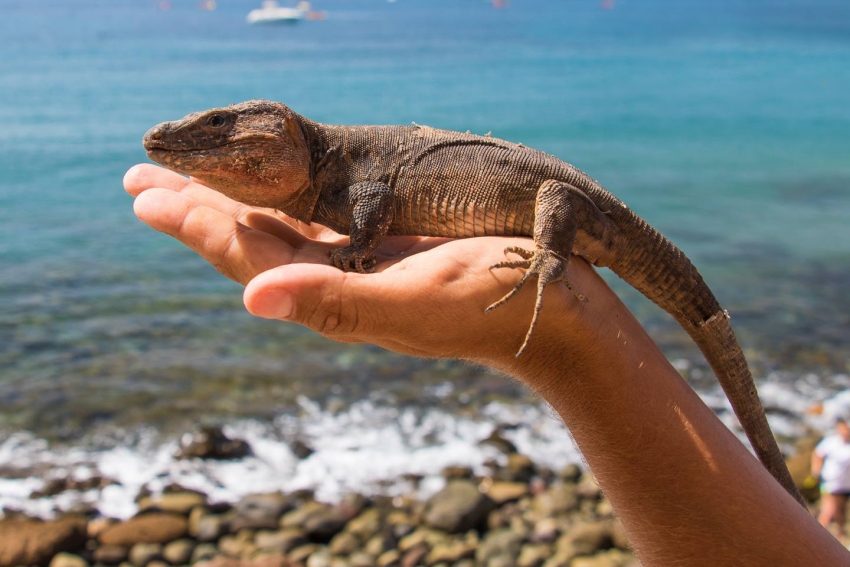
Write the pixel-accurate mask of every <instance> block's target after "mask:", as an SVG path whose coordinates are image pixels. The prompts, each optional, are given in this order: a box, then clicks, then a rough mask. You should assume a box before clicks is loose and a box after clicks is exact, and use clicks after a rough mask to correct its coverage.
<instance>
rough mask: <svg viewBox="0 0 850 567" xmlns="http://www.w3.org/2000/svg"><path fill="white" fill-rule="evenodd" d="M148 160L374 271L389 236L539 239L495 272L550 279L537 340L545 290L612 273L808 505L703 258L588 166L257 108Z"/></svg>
mask: <svg viewBox="0 0 850 567" xmlns="http://www.w3.org/2000/svg"><path fill="white" fill-rule="evenodd" d="M144 145H145V149H146V150H147V152H148V156H149V157H150V158H151V159H152V160H154V161H156V162H158V163H160V164H162V165H164V166H165V167H167V168H169V169H172V170H174V171H176V172H179V173H183V174H188V175H192V176H194V177H196V178H198V179H200V180H201V181H202V182H204V183H206V184H208V185H209V186H210V187H212V188H213V189H216V190H217V191H220V192H221V193H223V194H225V195H227V196H229V197H231V198H233V199H236V200H238V201H240V202H243V203H246V204H249V205H254V206H261V207H271V208H275V209H278V210H280V211H283V212H284V213H286V214H288V215H290V216H291V217H293V218H295V219H298V220H299V221H303V222H306V223H311V222H317V223H319V224H322V225H324V226H327V227H329V228H331V229H333V230H335V231H337V232H339V233H341V234H347V235H349V236H350V243H349V245H347V246H344V247H341V248H338V249H336V250H334V251H333V252H332V253H331V258H330V259H331V262H332V263H333V264H334V265H335V266H336V267H338V268H340V269H342V270H346V271H357V272H369V271H372V270H373V269H374V267H375V264H376V258H375V254H374V251H375V249H376V247H377V246H378V244H379V243H380V242H381V239H383V238H384V236H386V235H416V236H443V237H453V238H466V237H473V236H531V237H533V238H534V245H535V246H534V249H533V250H527V249H525V248H521V247H510V248H507V249H506V250H505V253H506V254H509V253H510V254H515V255H516V256H518V257H519V259H518V260H506V261H503V262H499V263H497V264H494V265H493V266H492V268H522V269H524V270H525V273H524V275H523V277H522V279H521V280H520V281H519V283H518V284H517V285H516V287H515V288H514V289H513V290H511V291H510V292H509V293H508V294H507V295H505V296H504V297H503V298H501V299H500V300H499V301H496V302H495V303H493V304H492V305H491V306H490V307H488V310H490V309H494V308H496V307H499V306H500V305H502V304H504V303H505V302H506V301H508V300H509V299H511V298H512V297H513V296H514V295H515V294H516V293H517V292H518V291H519V290H520V289H521V288H522V287H523V285H524V284H525V283H526V282H527V281H528V280H529V279H531V278H532V277H534V276H537V300H536V304H535V308H534V313H533V315H532V319H531V323H530V325H529V329H528V333H527V334H526V337H525V341H524V342H523V344H522V346H520V347H519V351H518V353H517V356H519V355H520V354H521V353H522V351H523V350H524V348H525V346H526V345H527V344H528V341H529V340H530V339H531V336H532V333H533V331H534V327H535V324H536V322H537V317H538V314H539V313H540V310H541V307H542V300H543V291H544V289H545V288H546V286H548V285H550V284H552V283H555V282H562V283H563V284H564V285H566V286H568V287H569V288H570V289H571V290H573V292H574V293H575V294H576V295H577V296H578V297H579V298H581V299H584V297H583V296H582V295H581V294H580V293H579V292H578V290H575V289H574V288H572V286H571V285H570V283H569V282H568V281H567V277H566V273H567V264H568V262H569V257H570V254H576V255H578V256H580V257H582V258H584V259H585V260H587V261H588V262H590V263H592V264H594V265H595V266H604V267H608V268H610V269H611V270H613V271H614V273H616V274H617V275H618V276H620V277H621V278H622V279H624V280H625V281H626V282H627V283H629V284H630V285H632V286H633V287H635V288H636V289H637V290H639V291H640V292H641V293H643V294H644V295H645V296H646V297H648V298H649V299H650V300H652V301H653V302H654V303H656V304H657V305H658V306H660V307H661V308H662V309H664V310H665V311H667V312H668V313H670V314H671V315H672V316H673V317H674V318H675V319H676V321H677V322H678V323H679V324H680V325H681V326H682V327H683V328H684V329H685V330H686V331H687V332H688V333H689V334H690V336H691V337H692V338H693V340H694V341H695V342H696V344H697V345H698V346H699V348H700V350H702V352H703V354H704V355H705V357H706V360H707V361H708V363H709V364H710V365H711V367H712V369H713V370H714V372H715V374H716V375H717V378H718V380H719V381H720V384H721V385H722V387H723V389H724V391H725V392H726V395H727V397H728V398H729V401H730V402H731V404H732V407H733V409H734V410H735V413H736V415H737V416H738V419H739V420H740V422H741V425H742V427H743V428H744V431H745V432H746V434H747V436H748V438H749V440H750V442H751V443H752V446H753V448H754V449H755V452H756V454H757V455H758V458H759V459H760V460H761V462H762V463H763V464H764V466H765V467H766V468H767V469H768V470H769V471H770V473H771V474H772V475H773V476H774V478H776V479H777V480H778V481H779V483H780V484H781V485H782V486H783V487H784V488H785V489H786V490H787V491H788V492H789V493H790V494H791V495H792V496H794V498H796V499H797V500H798V501H799V502H800V503H802V502H803V501H802V497H801V496H800V493H799V491H798V490H797V488H796V487H795V485H794V482H793V481H792V479H791V476H790V474H789V473H788V469H787V468H786V466H785V462H784V460H783V458H782V454H781V452H780V451H779V448H778V446H777V444H776V441H775V439H774V438H773V434H772V433H771V430H770V426H769V425H768V423H767V419H766V417H765V414H764V409H763V407H762V405H761V402H760V400H759V398H758V393H757V392H756V388H755V384H754V383H753V379H752V376H751V374H750V370H749V368H748V366H747V362H746V360H745V358H744V355H743V353H742V351H741V347H740V345H739V344H738V341H737V339H736V338H735V335H734V333H733V331H732V327H731V326H730V324H729V316H728V314H727V312H726V311H725V310H723V309H722V308H721V307H720V304H719V303H718V301H717V299H715V297H714V295H713V294H712V292H711V290H709V288H708V286H707V285H706V284H705V282H704V281H703V279H702V277H701V276H700V274H699V273H698V272H697V270H696V268H695V267H694V266H693V264H691V262H690V260H688V258H687V257H686V256H685V255H684V254H683V253H682V252H681V250H679V249H678V248H677V247H676V246H674V245H673V244H672V243H671V242H670V241H669V240H667V239H666V238H665V237H664V236H663V235H661V234H660V233H659V232H658V231H656V230H655V229H654V228H652V227H651V226H650V225H649V224H647V223H646V221H644V220H643V219H641V218H640V217H639V216H637V215H636V214H635V213H634V212H632V211H631V210H630V209H629V208H628V207H627V206H626V205H625V204H623V203H622V202H621V201H620V200H619V199H617V198H616V197H614V196H613V195H612V194H611V193H609V192H608V191H606V190H605V189H603V188H602V186H601V185H600V184H599V183H597V182H596V181H595V180H593V179H592V178H590V177H589V176H588V175H586V174H585V173H583V172H581V171H579V170H578V169H577V168H576V167H574V166H572V165H570V164H568V163H566V162H564V161H561V160H560V159H558V158H555V157H553V156H551V155H547V154H545V153H543V152H539V151H537V150H533V149H531V148H527V147H524V146H522V145H520V144H513V143H510V142H506V141H503V140H499V139H496V138H491V137H489V136H476V135H473V134H469V133H466V134H463V133H460V132H452V131H446V130H438V129H434V128H429V127H425V126H418V125H413V126H337V125H326V124H320V123H317V122H314V121H312V120H309V119H307V118H305V117H303V116H300V115H298V114H296V113H295V112H293V111H292V110H290V109H289V108H288V107H286V106H284V105H283V104H280V103H276V102H268V101H249V102H243V103H240V104H236V105H232V106H229V107H227V108H216V109H212V110H207V111H204V112H198V113H193V114H189V115H188V116H186V117H185V118H183V119H181V120H177V121H174V122H165V123H162V124H159V125H158V126H155V127H153V128H151V129H150V130H149V131H148V132H147V133H146V134H145V137H144Z"/></svg>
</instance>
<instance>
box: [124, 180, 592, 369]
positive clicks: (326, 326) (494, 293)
mask: <svg viewBox="0 0 850 567" xmlns="http://www.w3.org/2000/svg"><path fill="white" fill-rule="evenodd" d="M124 185H125V188H126V190H127V192H128V193H130V194H131V195H133V196H134V197H136V202H135V205H134V210H135V212H136V214H137V215H138V217H139V218H140V219H141V220H142V221H144V222H146V223H147V224H149V225H150V226H151V227H152V228H154V229H156V230H159V231H161V232H164V233H166V234H169V235H171V236H173V237H174V238H176V239H178V240H180V241H181V242H183V243H184V244H185V245H186V246H188V247H189V248H191V249H192V250H194V251H195V252H197V253H198V254H199V255H201V256H202V257H203V258H204V259H206V260H207V261H208V262H210V263H211V264H212V265H213V266H215V267H216V269H218V270H219V271H220V272H221V273H222V274H224V275H225V276H227V277H229V278H231V279H233V280H235V281H237V282H240V283H242V284H244V285H246V286H247V287H246V289H245V294H244V301H245V306H246V307H247V309H248V311H250V312H251V313H253V314H255V315H257V316H260V317H265V318H273V319H285V320H289V321H293V322H296V323H300V324H302V325H305V326H307V327H309V328H311V329H313V330H315V331H317V332H319V333H321V334H323V335H324V336H326V337H329V338H331V339H334V340H338V341H343V342H370V343H373V344H377V345H379V346H382V347H384V348H387V349H390V350H394V351H397V352H401V353H406V354H413V355H418V356H428V357H454V358H465V359H471V360H476V361H479V362H482V363H485V364H490V365H492V366H497V367H500V368H503V369H506V368H508V367H511V366H513V364H514V363H515V361H514V360H513V354H514V353H515V352H516V349H517V348H518V346H519V345H520V344H521V343H522V340H523V337H524V335H525V332H526V330H527V327H528V324H529V322H530V320H531V314H532V310H533V302H534V289H533V287H534V286H528V289H524V290H523V291H522V292H521V293H520V294H518V295H517V297H516V298H514V299H512V300H511V301H510V302H508V303H507V304H506V305H505V306H503V307H500V308H499V309H496V310H495V311H493V312H490V313H487V314H485V313H484V309H485V308H486V307H487V306H488V305H490V304H491V303H493V302H494V301H496V300H497V299H499V298H500V297H502V296H503V295H504V294H505V293H506V292H507V291H509V290H510V289H511V288H512V287H513V285H514V284H515V283H516V281H518V279H519V277H520V275H521V274H520V272H519V271H516V270H495V271H490V270H489V266H490V265H491V264H493V263H495V262H497V261H499V260H501V259H502V258H503V250H504V248H505V247H506V246H510V245H520V246H525V247H528V246H529V245H531V241H530V240H528V239H523V240H519V239H506V238H474V239H464V240H447V239H440V238H422V237H390V238H386V239H385V240H384V242H382V244H381V246H380V247H379V248H378V250H377V251H376V253H377V257H378V265H377V267H376V270H375V273H374V274H357V273H344V272H341V271H339V270H338V269H336V268H333V267H331V266H330V260H329V252H330V251H331V250H332V249H334V248H337V247H339V246H341V245H344V244H345V243H346V241H347V238H346V237H343V236H340V235H338V234H336V233H334V232H333V231H331V230H329V229H327V228H324V227H321V226H319V225H316V224H313V225H305V224H303V223H299V222H297V221H295V220H293V219H291V218H289V217H287V216H286V215H284V214H282V213H280V212H277V211H274V210H272V209H262V208H256V207H250V206H247V205H243V204H241V203H238V202H236V201H233V200H231V199H229V198H227V197H225V196H224V195H222V194H220V193H218V192H216V191H214V190H212V189H210V188H208V187H206V186H204V185H202V184H201V183H199V182H197V181H195V180H192V179H187V178H185V177H183V176H181V175H178V174H176V173H173V172H171V171H168V170H166V169H163V168H160V167H157V166H153V165H148V164H146V165H138V166H135V167H133V168H132V169H130V170H129V171H128V172H127V175H126V176H125V178H124ZM570 277H571V279H572V281H573V282H574V284H575V285H576V287H577V288H578V289H581V290H583V292H584V293H586V294H587V293H588V292H589V288H594V289H595V288H599V287H601V288H604V289H607V286H605V285H604V283H602V282H601V280H599V278H598V276H596V274H595V272H593V270H592V269H590V267H589V266H587V264H585V263H584V262H583V261H580V260H579V261H575V260H574V261H573V262H572V264H571V267H570ZM550 288H551V289H549V290H547V292H546V309H544V312H543V315H542V316H541V320H540V323H539V326H538V329H537V330H536V331H535V335H534V337H533V338H532V341H531V344H530V345H529V348H530V349H531V350H529V351H527V352H526V354H525V355H524V356H523V357H522V358H523V359H525V360H530V359H533V358H534V357H535V354H534V351H535V350H541V349H543V348H544V346H543V345H546V344H548V343H550V342H551V341H550V340H547V337H550V336H552V335H553V333H554V334H555V335H557V337H558V340H559V341H562V340H563V334H564V330H565V329H569V328H570V324H571V321H573V320H574V319H575V317H576V314H577V313H578V312H579V311H580V310H582V309H583V308H584V306H583V305H582V304H580V303H579V302H578V301H576V300H575V297H574V295H573V294H572V292H569V291H568V290H566V288H565V287H563V286H560V285H558V286H550ZM582 336H583V335H582V334H581V333H577V334H576V338H575V341H574V342H580V341H581V339H582ZM589 340H591V339H590V337H588V341H589ZM547 358H548V357H547Z"/></svg>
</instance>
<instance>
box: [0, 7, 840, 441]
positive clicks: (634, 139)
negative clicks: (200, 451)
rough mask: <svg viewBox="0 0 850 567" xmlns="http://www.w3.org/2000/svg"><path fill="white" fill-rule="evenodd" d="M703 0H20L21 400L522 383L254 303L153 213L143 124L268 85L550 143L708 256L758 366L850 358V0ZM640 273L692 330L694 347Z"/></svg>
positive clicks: (38, 418)
mask: <svg viewBox="0 0 850 567" xmlns="http://www.w3.org/2000/svg"><path fill="white" fill-rule="evenodd" d="M704 4H706V3H704V2H699V1H697V0H646V1H642V2H638V1H636V0H630V1H628V2H626V1H624V0H617V1H616V3H615V6H614V9H611V10H603V9H602V8H601V6H600V4H599V3H598V2H595V1H590V0H588V1H578V0H571V1H565V0H527V1H521V0H514V1H513V2H512V3H511V4H510V5H509V6H508V7H507V8H506V9H502V10H496V9H493V8H492V7H491V5H490V4H489V3H487V2H483V1H478V0H464V1H461V0H398V2H395V3H387V2H383V1H378V0H373V1H366V0H360V1H355V0H347V1H346V0H326V1H325V2H322V3H321V4H318V3H317V5H316V8H319V9H323V10H327V11H328V12H329V18H328V19H327V20H326V21H322V22H302V23H300V24H298V25H291V26H281V27H252V26H248V25H246V24H245V23H244V16H245V14H246V13H247V12H248V10H250V9H252V8H253V7H255V2H253V1H242V0H239V1H236V0H233V1H227V0H220V1H219V8H218V10H216V11H214V12H205V11H201V10H199V9H198V8H197V3H196V2H194V1H192V0H186V1H180V0H174V1H173V2H172V9H171V10H169V11H160V10H158V9H157V6H156V2H153V1H148V0H144V1H141V0H140V1H135V0H86V1H83V0H81V1H76V2H70V1H68V0H47V1H42V2H24V1H17V2H16V1H10V0H0V13H2V14H3V17H2V18H0V427H2V428H4V429H6V430H10V429H11V430H29V431H33V432H35V433H37V434H38V435H45V436H49V437H53V436H58V437H64V438H76V437H79V436H80V435H82V434H83V433H86V432H90V431H92V430H93V428H96V426H103V427H105V428H107V429H109V428H113V427H116V426H121V427H131V426H135V425H138V424H140V423H145V424H152V425H154V426H155V427H162V428H168V427H170V424H174V423H175V422H178V421H180V420H188V421H192V420H195V419H198V418H199V416H202V417H204V418H226V417H229V416H247V417H265V416H271V415H275V414H276V413H278V412H280V411H285V410H286V409H287V408H289V407H291V406H292V403H293V400H294V398H295V397H296V396H297V395H298V394H300V393H306V394H308V395H310V396H313V397H317V398H322V397H325V396H327V395H330V394H329V392H332V393H333V395H337V396H341V397H343V398H344V399H358V398H362V397H366V396H368V395H369V394H370V393H371V392H374V390H376V389H379V388H386V389H389V390H391V391H395V392H398V393H399V395H407V396H409V397H410V398H411V399H412V398H415V396H416V392H418V391H419V390H420V389H421V387H422V385H423V384H427V383H436V382H439V381H442V380H444V379H446V377H448V378H450V379H453V380H456V381H457V383H458V384H460V385H461V387H460V388H459V389H458V390H457V391H458V392H462V391H465V390H464V388H466V389H468V390H469V391H470V392H479V393H480V392H482V391H484V392H488V393H489V394H488V395H492V396H505V397H516V396H518V395H519V396H521V395H522V394H520V393H517V391H516V388H514V387H513V386H512V385H510V384H507V383H504V382H502V381H500V380H499V379H496V378H494V377H492V376H490V375H489V374H488V373H486V372H483V371H480V370H478V369H474V368H470V367H467V366H463V365H453V364H445V363H433V362H424V361H414V360H411V359H406V358H403V357H396V356H390V355H386V354H385V353H383V352H382V351H380V350H378V349H371V348H364V347H352V346H343V345H335V344H333V343H330V342H328V341H326V340H324V339H322V338H321V337H318V336H316V335H313V334H312V333H310V332H308V331H305V330H303V329H300V328H297V327H294V326H288V325H281V324H273V323H270V322H266V321H259V320H255V319H253V318H251V317H250V316H248V315H247V314H245V313H244V311H243V309H242V306H241V293H240V289H239V287H238V286H236V285H235V284H232V283H230V282H227V281H225V280H224V279H223V278H221V277H220V276H219V275H218V274H217V273H216V272H215V271H214V270H213V269H212V268H210V267H209V266H207V265H206V264H205V263H204V262H202V261H201V260H199V259H198V258H196V257H195V256H194V255H193V254H192V253H191V252H189V251H187V250H185V249H184V248H182V246H180V245H179V244H177V243H176V242H173V241H171V240H170V239H168V238H167V237H165V236H163V235H160V234H157V233H155V232H153V231H151V230H150V229H148V228H147V227H145V226H143V225H141V223H139V222H138V221H137V220H136V219H135V217H134V216H133V213H132V202H131V199H130V198H129V197H128V196H127V195H126V194H125V193H124V192H123V190H122V188H121V178H122V175H123V173H124V172H125V171H126V169H127V168H128V167H130V166H131V165H133V164H134V163H138V162H141V161H145V159H146V158H145V154H144V151H143V149H142V146H141V143H140V142H141V136H142V134H143V133H144V132H145V130H146V129H147V128H149V127H150V126H152V125H153V124H156V123H158V122H161V121H163V120H167V119H174V118H178V117H181V116H183V115H184V114H186V113H187V112H190V111H193V110H199V109H203V108H207V107H212V106H220V105H226V104H229V103H232V102H237V101H240V100H245V99H250V98H268V99H274V100H280V101H283V102H285V103H287V104H288V105H290V106H291V107H292V108H294V109H295V110H296V111H298V112H300V113H302V114H304V115H306V116H308V117H311V118H313V119H316V120H320V121H325V122H335V123H401V124H404V123H410V122H413V121H415V122H417V123H419V124H428V125H431V126H436V127H443V128H450V129H458V130H467V129H469V130H471V131H473V132H477V133H486V132H488V131H492V132H493V135H495V136H498V137H501V138H505V139H509V140H512V141H517V142H522V143H524V144H526V145H529V146H532V147H536V148H538V149H541V150H545V151H547V152H550V153H553V154H555V155H557V156H559V157H561V158H563V159H565V160H567V161H570V162H572V163H574V164H576V165H578V166H579V167H581V168H582V169H584V170H585V171H587V172H588V173H590V174H591V175H592V176H594V177H596V178H597V179H599V180H600V181H601V182H602V183H603V184H604V185H605V186H606V187H608V188H609V189H610V190H611V191H613V192H614V193H616V194H617V195H618V196H620V197H621V198H623V199H624V200H625V201H626V202H627V203H629V204H630V205H631V206H632V208H634V209H635V210H637V211H638V212H639V213H641V214H642V215H643V216H644V217H645V218H646V219H647V220H649V221H650V222H651V223H652V224H653V225H655V226H657V227H658V228H659V229H661V230H662V231H663V232H665V233H666V234H668V235H669V236H670V237H671V238H672V239H673V240H674V241H675V242H676V243H677V244H679V245H680V247H681V248H683V249H684V250H685V251H686V252H687V253H688V254H689V255H690V256H691V257H692V258H693V259H694V260H695V262H696V263H697V265H698V266H699V267H700V269H701V270H702V271H703V273H704V275H705V276H706V278H707V279H708V281H709V283H710V284H711V286H712V288H713V289H714V290H715V292H716V294H717V295H718V297H719V298H720V299H721V301H722V302H723V303H724V304H725V305H726V306H727V307H728V308H729V309H730V310H731V311H732V314H733V321H734V322H735V324H736V327H737V329H738V330H739V332H740V335H741V337H742V341H743V342H744V345H745V348H746V349H747V350H748V352H750V353H751V359H752V360H753V362H754V365H755V366H756V368H757V369H758V370H759V372H760V375H763V374H764V373H765V372H767V371H769V370H776V369H779V370H787V371H789V372H792V373H797V374H795V375H798V374H799V373H801V372H804V371H814V372H815V373H816V374H817V375H818V376H822V377H824V379H826V378H827V377H829V376H831V375H833V374H835V373H836V372H839V371H843V370H845V369H846V367H847V362H848V353H849V352H850V349H848V346H847V336H848V330H850V297H848V295H850V294H847V293H846V290H847V289H848V285H849V284H850V244H848V241H849V240H850V226H849V225H848V221H847V217H848V214H850V134H848V133H850V95H849V94H848V93H850V7H848V5H847V4H846V3H845V2H843V1H842V0H817V1H803V0H799V1H784V2H767V1H764V2H757V1H755V0H753V1H750V2H744V3H741V2H731V1H729V2H720V3H713V4H712V5H711V6H705V5H704ZM623 292H624V295H625V297H626V298H627V300H628V302H629V304H630V305H632V306H634V308H635V310H636V311H637V312H638V314H639V316H640V317H641V319H642V320H643V321H644V322H645V323H646V324H647V326H648V327H649V328H650V329H651V331H652V332H653V334H654V336H656V337H658V339H659V341H660V342H661V343H662V345H663V346H664V347H665V349H666V350H667V351H668V353H669V354H670V355H671V356H676V357H678V356H683V357H686V358H691V357H696V354H695V350H694V349H693V348H692V347H690V346H689V344H688V342H687V340H686V338H685V337H684V335H683V334H682V333H680V332H678V331H677V330H675V328H674V327H673V326H672V324H671V323H670V322H669V319H668V318H667V317H666V316H664V315H663V314H661V313H660V312H658V311H657V310H655V309H654V308H651V307H650V306H648V305H647V304H646V303H645V302H643V301H641V300H640V299H639V298H637V297H635V294H634V293H630V292H629V291H628V290H623ZM333 384H336V386H335V387H334V389H333V390H331V385H333ZM181 423H182V422H181ZM175 427H177V425H175Z"/></svg>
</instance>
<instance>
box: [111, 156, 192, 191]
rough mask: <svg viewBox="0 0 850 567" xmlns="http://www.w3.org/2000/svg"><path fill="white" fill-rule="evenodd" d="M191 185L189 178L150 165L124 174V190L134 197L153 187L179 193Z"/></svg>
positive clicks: (139, 165)
mask: <svg viewBox="0 0 850 567" xmlns="http://www.w3.org/2000/svg"><path fill="white" fill-rule="evenodd" d="M189 183H191V180H190V179H189V178H188V177H184V176H182V175H180V174H179V173H175V172H173V171H170V170H168V169H165V168H162V167H159V166H157V165H153V164H150V163H140V164H138V165H134V166H133V167H131V168H130V169H128V170H127V173H125V174H124V190H125V191H127V193H129V194H130V195H132V196H133V197H138V196H139V195H140V194H141V193H142V191H145V190H146V189H150V188H151V187H165V188H166V189H171V190H173V191H179V190H181V189H183V188H184V187H185V186H186V185H188V184H189Z"/></svg>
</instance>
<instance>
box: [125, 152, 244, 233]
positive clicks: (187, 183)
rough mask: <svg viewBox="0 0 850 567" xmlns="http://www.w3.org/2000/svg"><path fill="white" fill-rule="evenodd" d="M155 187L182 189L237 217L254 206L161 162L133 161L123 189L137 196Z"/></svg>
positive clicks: (242, 215)
mask: <svg viewBox="0 0 850 567" xmlns="http://www.w3.org/2000/svg"><path fill="white" fill-rule="evenodd" d="M154 187H161V188H165V189H170V190H172V191H177V192H179V193H183V194H184V195H186V196H187V197H191V198H192V199H194V200H195V201H198V202H199V203H202V204H204V205H206V206H208V207H212V208H214V209H217V210H219V211H221V212H223V213H225V214H228V215H230V216H232V217H233V218H236V219H238V218H240V217H244V216H245V215H247V214H248V212H249V210H255V209H253V208H252V207H249V206H248V205H245V204H243V203H240V202H238V201H234V200H233V199H231V198H229V197H226V196H224V195H223V194H221V193H219V192H218V191H216V190H214V189H211V188H210V187H207V186H206V185H204V184H202V183H199V182H198V181H197V180H196V179H192V178H189V177H184V176H182V175H180V174H179V173H175V172H173V171H171V170H168V169H165V168H164V167H160V166H158V165H152V164H149V163H142V164H139V165H134V166H133V167H131V168H130V169H129V170H128V171H127V173H126V174H124V189H125V190H126V191H127V192H128V193H129V194H131V195H133V196H134V197H138V196H139V195H140V194H141V193H142V192H143V191H146V190H148V189H151V188H154Z"/></svg>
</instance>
